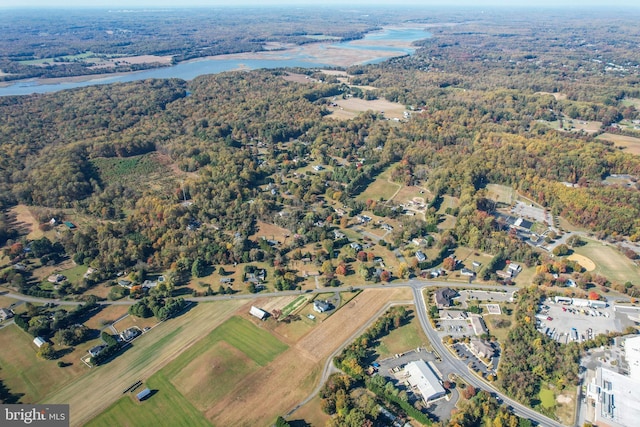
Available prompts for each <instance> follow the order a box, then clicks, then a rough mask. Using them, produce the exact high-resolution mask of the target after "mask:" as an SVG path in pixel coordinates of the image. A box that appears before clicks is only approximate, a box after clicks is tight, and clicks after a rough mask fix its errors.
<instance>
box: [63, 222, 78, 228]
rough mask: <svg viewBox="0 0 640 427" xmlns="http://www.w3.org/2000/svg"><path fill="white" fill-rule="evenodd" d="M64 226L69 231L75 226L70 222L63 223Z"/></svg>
mask: <svg viewBox="0 0 640 427" xmlns="http://www.w3.org/2000/svg"><path fill="white" fill-rule="evenodd" d="M64 225H66V226H67V228H68V229H69V230H73V229H74V228H76V225H75V224H74V223H72V222H71V221H65V222H64Z"/></svg>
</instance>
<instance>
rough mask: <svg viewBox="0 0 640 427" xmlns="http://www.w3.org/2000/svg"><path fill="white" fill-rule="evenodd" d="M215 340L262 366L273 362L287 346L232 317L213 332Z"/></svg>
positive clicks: (243, 320)
mask: <svg viewBox="0 0 640 427" xmlns="http://www.w3.org/2000/svg"><path fill="white" fill-rule="evenodd" d="M212 335H213V339H216V338H217V339H218V340H224V341H226V342H227V343H229V344H231V345H232V346H234V347H235V348H237V349H238V350H240V351H241V352H243V353H244V354H246V355H247V356H248V357H249V358H250V359H251V360H253V361H254V362H256V363H257V364H258V365H260V366H265V365H266V364H268V363H269V362H271V361H272V360H273V359H274V358H275V357H276V356H277V355H278V354H280V353H282V352H283V351H284V350H286V349H287V347H288V346H287V345H286V344H284V343H281V342H280V341H278V340H277V339H276V338H275V337H273V336H272V335H271V334H269V333H268V332H266V331H264V330H262V329H258V328H257V327H255V326H254V325H253V323H251V322H250V321H248V320H246V319H243V318H242V317H237V316H236V317H232V318H231V319H229V320H227V321H226V322H225V323H223V324H222V325H220V326H219V327H218V328H217V329H216V330H215V331H213V332H212Z"/></svg>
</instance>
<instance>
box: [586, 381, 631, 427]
mask: <svg viewBox="0 0 640 427" xmlns="http://www.w3.org/2000/svg"><path fill="white" fill-rule="evenodd" d="M638 390H640V381H638V380H636V379H633V378H631V377H627V376H625V375H621V374H619V373H617V372H613V371H611V370H609V369H606V368H598V369H597V370H596V377H595V380H594V382H593V383H591V384H589V388H588V392H587V397H588V398H590V399H593V400H594V402H595V419H594V423H595V424H596V425H598V426H600V427H609V426H610V427H633V426H637V425H638V420H640V397H639V395H638Z"/></svg>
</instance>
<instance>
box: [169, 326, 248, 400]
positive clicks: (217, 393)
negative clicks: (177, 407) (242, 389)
mask: <svg viewBox="0 0 640 427" xmlns="http://www.w3.org/2000/svg"><path fill="white" fill-rule="evenodd" d="M203 341H204V342H203ZM201 343H202V345H201ZM196 346H197V348H195V349H194V348H193V347H192V349H194V350H195V351H188V352H185V353H183V354H182V355H181V356H180V358H178V359H177V360H175V361H174V363H171V364H170V365H168V366H167V367H166V368H165V369H163V370H162V373H163V374H164V375H166V376H168V377H169V378H172V382H173V383H174V384H175V386H176V389H177V390H178V391H179V392H180V393H182V395H184V396H185V397H186V398H187V399H188V400H189V402H191V404H192V405H194V406H195V407H196V408H198V409H199V410H200V411H206V410H207V409H208V408H210V407H211V406H213V404H215V402H217V401H218V400H220V399H221V398H223V397H224V396H225V395H227V394H228V393H230V392H231V391H232V390H233V389H234V387H235V385H236V384H237V381H238V380H239V379H241V378H244V377H246V376H247V375H249V374H251V373H252V372H255V371H257V370H258V369H260V365H258V364H257V363H256V362H254V361H253V360H251V358H249V356H247V355H246V354H244V353H243V352H241V351H240V350H238V349H237V348H235V347H233V346H231V345H230V344H227V343H226V342H224V341H213V342H212V340H211V339H208V338H205V339H204V340H202V341H201V342H199V343H198V344H197V345H196ZM196 346H194V347H196ZM207 346H208V347H207ZM203 349H204V352H202V353H201V354H198V355H197V356H195V357H193V354H194V353H197V352H200V351H201V350H203ZM185 362H188V363H187V364H186V365H184V364H185ZM183 365H184V366H183Z"/></svg>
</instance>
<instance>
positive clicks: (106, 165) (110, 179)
mask: <svg viewBox="0 0 640 427" xmlns="http://www.w3.org/2000/svg"><path fill="white" fill-rule="evenodd" d="M170 162H171V160H170V159H169V158H168V157H167V156H164V155H161V154H159V153H148V154H143V155H140V156H132V157H126V158H120V157H113V158H105V157H99V158H95V159H92V160H91V163H92V164H93V166H94V167H95V168H96V169H97V171H98V174H99V176H100V179H101V180H102V181H103V182H107V183H112V184H113V183H119V184H122V185H136V186H138V187H139V186H140V185H141V184H140V183H141V182H145V183H149V185H151V186H154V185H160V184H161V183H162V182H166V181H167V179H170V178H174V177H175V175H176V174H175V171H174V170H173V169H174V168H172V167H171V164H170ZM141 178H144V180H141Z"/></svg>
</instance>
